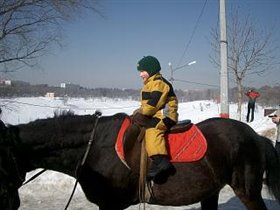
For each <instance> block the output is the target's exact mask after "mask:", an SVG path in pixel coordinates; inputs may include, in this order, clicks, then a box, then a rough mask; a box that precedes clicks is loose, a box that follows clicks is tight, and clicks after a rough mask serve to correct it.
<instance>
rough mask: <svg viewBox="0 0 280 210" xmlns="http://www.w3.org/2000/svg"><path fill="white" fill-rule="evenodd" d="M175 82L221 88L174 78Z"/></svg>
mask: <svg viewBox="0 0 280 210" xmlns="http://www.w3.org/2000/svg"><path fill="white" fill-rule="evenodd" d="M173 81H178V82H185V83H190V84H196V85H204V86H210V87H220V86H219V85H212V84H206V83H200V82H192V81H188V80H182V79H174V78H173Z"/></svg>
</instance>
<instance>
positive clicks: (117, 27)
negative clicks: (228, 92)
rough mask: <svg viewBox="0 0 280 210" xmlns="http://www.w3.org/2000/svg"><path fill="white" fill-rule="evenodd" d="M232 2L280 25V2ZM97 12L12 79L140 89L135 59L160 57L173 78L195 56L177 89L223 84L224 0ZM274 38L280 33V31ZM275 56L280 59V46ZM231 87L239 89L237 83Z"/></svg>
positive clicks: (129, 4)
mask: <svg viewBox="0 0 280 210" xmlns="http://www.w3.org/2000/svg"><path fill="white" fill-rule="evenodd" d="M205 2H206V4H205ZM204 5H205V7H204ZM233 6H237V7H238V8H239V9H240V14H242V15H243V14H244V15H245V14H250V15H251V17H252V18H253V20H254V21H255V23H256V25H257V27H258V28H260V29H263V28H265V29H268V30H270V29H271V28H272V27H273V26H275V25H277V26H279V23H280V13H279V10H280V1H279V0H226V7H227V11H230V9H231V8H232V7H233ZM203 8H204V9H203ZM98 9H99V10H100V12H101V13H102V15H103V16H104V17H101V16H99V15H98V14H96V13H89V12H86V13H84V14H83V15H81V17H80V18H78V19H77V20H75V21H73V22H71V23H67V24H65V25H64V26H63V35H64V42H63V45H64V46H63V48H62V49H54V50H53V51H52V52H50V53H49V54H48V55H47V56H44V57H42V58H41V59H40V64H41V68H40V69H24V70H21V71H19V72H16V73H15V74H14V75H12V77H11V79H19V80H24V81H27V82H30V83H31V84H42V83H44V84H49V85H55V86H59V84H60V83H62V82H63V83H74V84H80V85H81V86H83V87H88V88H96V87H107V88H133V89H140V88H141V87H142V81H141V79H140V77H139V73H138V72H137V69H136V64H137V62H138V61H139V60H140V59H141V58H142V57H143V56H146V55H153V56H155V57H157V58H158V60H159V61H160V63H161V67H162V71H161V72H162V74H163V76H164V77H165V78H166V79H170V75H171V70H170V66H169V65H168V63H172V68H173V69H175V68H176V67H178V66H181V65H184V64H187V63H189V62H192V61H196V63H195V64H193V65H191V66H186V68H182V69H180V70H178V71H176V72H174V75H173V76H174V78H175V79H179V80H183V81H174V83H173V86H174V88H175V89H201V88H218V87H219V69H218V68H217V67H215V66H214V65H213V63H211V61H210V58H209V56H210V55H211V54H213V50H212V48H211V45H210V43H211V34H210V33H211V30H212V29H213V28H215V27H216V26H217V24H218V23H219V22H218V14H219V1H218V0H207V1H206V0H104V1H100V4H99V5H98ZM274 35H275V37H280V29H279V28H276V29H275V32H274ZM276 44H279V41H278V42H277V43H276ZM276 53H277V54H276V55H275V56H276V57H280V50H279V49H278V51H276ZM279 70H280V69H279V64H278V66H276V68H275V69H270V71H269V72H267V74H265V75H264V76H263V77H256V76H251V77H249V78H247V79H246V80H245V81H244V82H245V83H244V85H245V86H250V87H260V86H263V85H277V84H279ZM229 86H230V87H233V86H234V83H233V82H232V80H230V82H229Z"/></svg>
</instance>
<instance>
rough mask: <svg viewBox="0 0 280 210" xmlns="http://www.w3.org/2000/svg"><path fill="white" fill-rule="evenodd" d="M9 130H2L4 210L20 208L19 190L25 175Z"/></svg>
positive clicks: (0, 200)
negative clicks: (19, 163) (19, 164)
mask: <svg viewBox="0 0 280 210" xmlns="http://www.w3.org/2000/svg"><path fill="white" fill-rule="evenodd" d="M9 133H10V131H8V128H3V127H1V128H0V207H1V209H4V210H16V209H18V208H19V205H20V199H19V194H18V189H19V188H20V187H21V185H22V183H23V181H24V176H25V173H23V172H22V171H21V170H20V168H19V166H18V163H17V157H16V152H15V148H14V145H13V143H12V142H13V139H10V138H9V137H11V135H10V134H9Z"/></svg>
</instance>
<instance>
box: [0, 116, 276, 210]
mask: <svg viewBox="0 0 280 210" xmlns="http://www.w3.org/2000/svg"><path fill="white" fill-rule="evenodd" d="M125 117H127V116H126V115H125V114H116V115H114V116H107V117H101V118H100V119H99V122H98V124H97V126H96V135H95V137H94V140H93V142H92V146H91V150H90V152H89V155H88V157H87V159H86V162H85V164H84V165H83V167H82V168H80V170H79V179H78V180H79V183H80V185H81V187H82V189H83V191H84V193H85V196H86V197H87V199H88V200H89V201H91V202H93V203H95V204H96V205H98V206H99V209H100V210H121V209H125V208H128V207H129V206H130V205H133V204H137V203H139V195H138V179H139V173H137V172H134V171H132V170H129V169H128V168H127V167H126V166H125V165H124V164H123V162H122V161H121V160H120V159H119V157H118V156H117V154H116V152H115V149H114V147H115V141H116V136H117V133H118V130H119V128H120V126H121V123H122V121H123V120H124V118H125ZM96 119H97V117H96V116H95V115H86V116H77V115H65V116H59V117H54V118H48V119H41V120H36V121H33V122H30V123H27V124H21V125H18V126H8V127H1V128H0V206H1V209H2V210H16V209H18V208H19V206H20V198H19V194H18V189H19V188H20V187H21V185H22V183H23V182H24V180H25V175H26V173H27V172H29V171H31V170H34V169H37V168H46V169H50V170H54V171H58V172H61V173H64V174H68V175H70V176H72V177H76V174H77V173H76V172H77V166H78V165H79V164H80V162H81V159H82V158H83V155H84V153H85V151H86V148H87V144H88V141H89V139H90V135H91V133H92V130H93V127H94V126H93V125H94V124H95V121H96ZM197 126H198V127H199V128H200V130H201V131H202V133H203V134H204V135H205V138H206V140H207V142H208V150H207V152H206V156H205V157H204V158H202V159H201V160H199V161H196V162H192V163H174V166H175V168H176V173H175V174H174V175H173V176H170V177H169V178H168V180H167V182H166V183H164V184H154V185H153V187H152V190H153V194H154V197H153V198H152V199H150V200H149V201H148V203H151V204H157V205H169V206H182V205H189V204H192V203H196V202H201V209H202V210H206V209H207V210H217V209H218V197H219V192H220V190H221V189H222V188H223V187H224V186H225V185H229V186H231V188H232V189H233V191H234V193H235V194H236V196H237V197H238V198H239V199H240V200H241V202H242V203H243V204H244V205H245V206H246V208H247V209H249V210H266V209H267V207H266V206H265V203H264V201H263V199H262V195H261V190H262V184H263V175H264V173H265V174H266V183H267V185H268V188H269V189H270V191H271V192H272V194H273V195H274V197H275V198H276V199H277V200H278V202H279V200H280V163H279V158H278V157H279V156H278V154H277V152H276V150H275V149H274V147H273V145H272V143H271V141H270V140H269V139H267V138H265V137H262V136H259V135H258V134H257V133H256V132H255V131H254V130H253V129H252V128H250V127H249V126H248V125H246V124H244V123H242V122H239V121H236V120H231V119H223V118H212V119H208V120H205V121H203V122H200V123H198V124H197ZM135 144H136V145H135V147H134V149H135V150H138V151H136V152H135V154H139V149H140V143H139V142H138V143H137V141H136V143H135ZM137 144H139V145H137ZM134 159H138V160H139V158H134ZM128 162H130V163H131V162H133V161H128Z"/></svg>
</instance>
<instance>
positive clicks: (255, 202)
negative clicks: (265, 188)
mask: <svg viewBox="0 0 280 210" xmlns="http://www.w3.org/2000/svg"><path fill="white" fill-rule="evenodd" d="M234 192H235V194H236V196H237V197H238V198H239V199H240V200H241V201H242V203H243V204H244V205H245V206H246V207H247V209H249V210H267V207H266V205H265V203H264V201H263V198H262V196H261V193H259V194H258V195H254V196H252V195H251V196H250V195H246V194H245V193H244V192H241V191H238V190H234Z"/></svg>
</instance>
